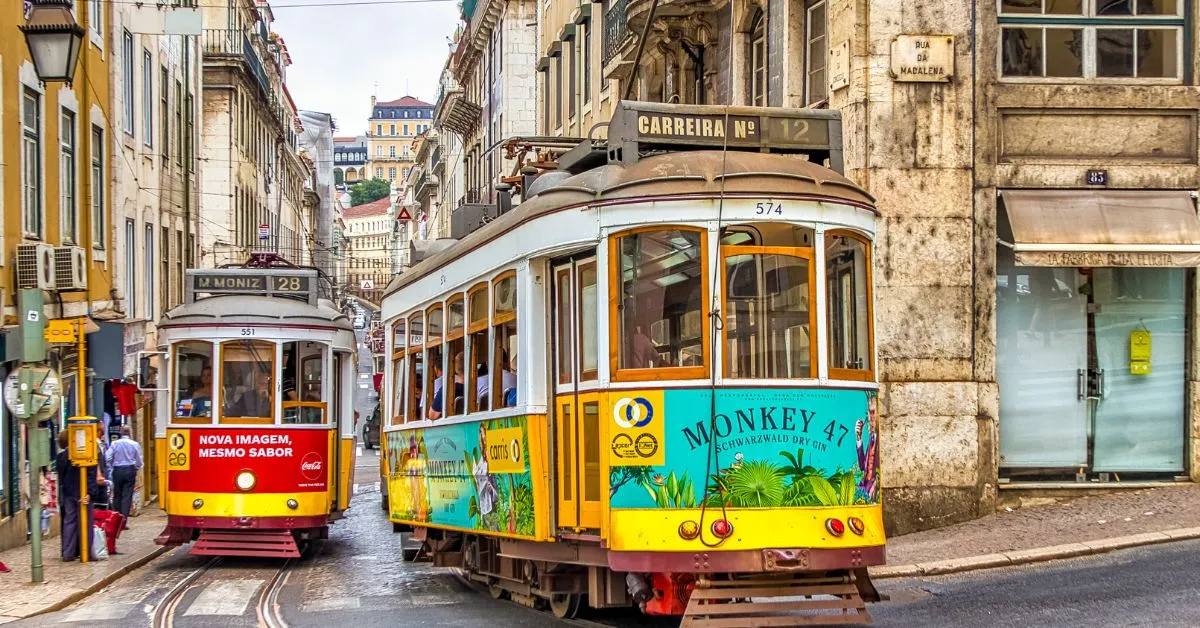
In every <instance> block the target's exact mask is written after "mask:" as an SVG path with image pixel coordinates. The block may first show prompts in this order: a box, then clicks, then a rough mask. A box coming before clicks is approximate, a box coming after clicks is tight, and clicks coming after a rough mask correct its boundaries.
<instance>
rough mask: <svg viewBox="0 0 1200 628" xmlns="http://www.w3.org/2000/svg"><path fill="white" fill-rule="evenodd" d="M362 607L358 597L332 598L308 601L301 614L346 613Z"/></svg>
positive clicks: (303, 605)
mask: <svg viewBox="0 0 1200 628" xmlns="http://www.w3.org/2000/svg"><path fill="white" fill-rule="evenodd" d="M361 607H362V602H361V601H360V600H359V599H358V598H357V597H330V598H324V599H318V600H308V601H307V602H305V603H303V604H301V605H300V612H302V613H321V612H326V611H344V610H349V609H352V608H361Z"/></svg>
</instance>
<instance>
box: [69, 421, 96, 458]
mask: <svg viewBox="0 0 1200 628" xmlns="http://www.w3.org/2000/svg"><path fill="white" fill-rule="evenodd" d="M98 428H99V422H97V421H96V417H94V416H73V417H71V418H69V419H67V456H68V457H69V458H70V459H71V464H74V465H75V466H77V467H94V466H96V465H97V464H99V462H100V448H99V435H98V434H97V431H96V430H97V429H98Z"/></svg>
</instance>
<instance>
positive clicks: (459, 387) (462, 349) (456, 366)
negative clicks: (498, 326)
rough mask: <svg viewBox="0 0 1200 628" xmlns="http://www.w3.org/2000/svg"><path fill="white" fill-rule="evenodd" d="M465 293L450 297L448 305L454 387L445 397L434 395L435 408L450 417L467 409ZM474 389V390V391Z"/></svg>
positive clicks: (443, 387) (447, 347)
mask: <svg viewBox="0 0 1200 628" xmlns="http://www.w3.org/2000/svg"><path fill="white" fill-rule="evenodd" d="M463 305H464V301H463V295H461V294H458V295H454V296H452V297H450V301H449V303H448V304H447V305H446V351H447V355H449V356H450V362H449V364H450V380H451V381H453V382H454V385H453V387H450V388H447V387H446V386H445V385H444V384H443V386H442V390H443V391H453V392H446V393H445V395H444V397H445V398H444V399H439V398H438V397H437V396H436V395H435V396H434V408H435V409H436V408H439V407H441V408H442V414H443V415H445V416H448V417H451V416H462V415H463V414H464V413H465V412H466V409H467V386H466V382H467V370H466V338H465V333H466V332H465V329H466V320H465V313H464V311H463ZM473 392H474V391H472V393H473Z"/></svg>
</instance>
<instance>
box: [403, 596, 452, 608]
mask: <svg viewBox="0 0 1200 628" xmlns="http://www.w3.org/2000/svg"><path fill="white" fill-rule="evenodd" d="M460 602H461V600H455V599H452V598H448V597H441V596H437V595H428V596H422V597H417V596H415V595H414V596H413V598H412V605H413V606H447V605H450V604H458V603H460Z"/></svg>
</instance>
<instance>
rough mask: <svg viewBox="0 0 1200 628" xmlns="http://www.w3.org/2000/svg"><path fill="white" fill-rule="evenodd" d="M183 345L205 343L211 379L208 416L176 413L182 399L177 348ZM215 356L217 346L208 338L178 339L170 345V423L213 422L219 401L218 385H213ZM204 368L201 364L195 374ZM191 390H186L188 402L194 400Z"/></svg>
mask: <svg viewBox="0 0 1200 628" xmlns="http://www.w3.org/2000/svg"><path fill="white" fill-rule="evenodd" d="M183 345H206V346H207V347H208V367H207V368H208V371H209V376H210V378H211V380H212V381H210V382H209V385H208V387H209V391H208V393H209V394H208V404H209V408H208V416H197V415H189V416H179V415H177V414H176V410H177V409H178V408H179V403H180V402H181V401H183V397H182V395H181V393H180V392H179V391H180V386H179V367H180V365H181V363H182V361H181V359H180V357H179V350H180V348H181V347H182V346H183ZM216 358H217V347H216V346H215V345H214V344H213V343H212V341H209V340H196V339H188V340H180V341H178V342H175V343H173V344H172V345H171V399H172V404H171V421H170V422H171V423H176V424H180V425H211V424H212V423H213V421H214V420H215V419H216V417H217V413H216V408H217V403H218V402H219V401H220V399H219V397H218V396H217V394H216V393H217V391H218V390H219V389H220V387H219V386H216V385H215V382H216V381H217V379H216V378H217V376H218V372H217V362H218V360H217V359H216ZM205 368H206V367H204V366H201V367H200V373H198V374H197V376H199V375H201V374H203V373H204V369H205ZM191 390H194V389H189V392H188V401H189V402H193V401H194V400H195V397H194V396H192V392H191ZM190 411H191V410H189V412H190Z"/></svg>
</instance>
